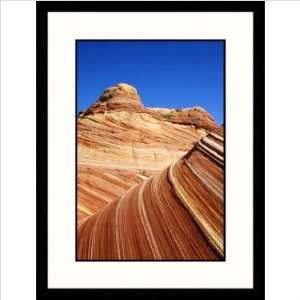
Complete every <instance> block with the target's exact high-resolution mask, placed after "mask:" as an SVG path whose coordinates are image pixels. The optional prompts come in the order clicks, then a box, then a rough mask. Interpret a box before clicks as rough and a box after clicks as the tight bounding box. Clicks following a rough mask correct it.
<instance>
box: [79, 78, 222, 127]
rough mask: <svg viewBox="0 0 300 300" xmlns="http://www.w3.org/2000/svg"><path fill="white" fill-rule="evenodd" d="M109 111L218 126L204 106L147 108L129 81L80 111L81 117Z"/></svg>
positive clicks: (105, 92)
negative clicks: (130, 112) (145, 114)
mask: <svg viewBox="0 0 300 300" xmlns="http://www.w3.org/2000/svg"><path fill="white" fill-rule="evenodd" d="M109 111H132V112H136V113H147V114H150V115H151V116H152V117H154V118H157V119H159V120H161V121H167V122H171V123H175V124H183V125H184V124H185V125H193V126H195V127H196V128H204V129H208V130H213V129H216V128H217V125H216V123H215V120H214V118H213V117H212V116H211V115H210V114H209V113H208V112H207V111H205V109H203V108H202V107H191V108H183V109H170V108H150V107H148V108H145V107H144V105H143V102H142V101H141V97H140V96H139V94H138V91H137V89H136V88H135V87H133V86H131V85H129V84H127V83H118V84H117V85H115V86H112V87H109V88H107V89H105V90H104V91H103V93H102V94H101V95H100V96H99V98H98V100H97V101H96V102H95V103H94V104H92V105H91V106H90V107H89V108H88V109H87V110H86V111H84V112H80V113H79V117H84V116H87V115H91V114H95V113H105V112H109Z"/></svg>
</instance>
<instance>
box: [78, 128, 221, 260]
mask: <svg viewBox="0 0 300 300" xmlns="http://www.w3.org/2000/svg"><path fill="white" fill-rule="evenodd" d="M222 144H223V138H222V136H220V135H218V134H216V133H213V134H212V135H211V134H209V135H208V136H206V137H204V138H202V139H201V140H200V141H199V142H197V143H196V144H195V145H194V147H193V148H192V150H191V151H189V152H188V153H187V154H186V155H184V156H183V157H182V158H181V159H179V160H178V161H177V162H176V163H175V164H171V165H170V166H169V167H167V168H165V169H164V170H163V171H162V172H160V173H159V174H157V175H154V176H152V177H150V178H148V179H147V180H145V181H144V182H142V183H140V184H138V185H136V186H133V187H132V188H131V189H130V190H129V191H127V192H126V193H125V194H124V195H123V197H121V198H120V199H119V200H116V201H114V202H112V203H110V204H109V205H108V206H107V207H106V208H105V209H104V210H103V211H102V212H98V213H97V214H95V215H93V216H92V217H90V218H88V219H87V220H86V221H85V222H83V223H81V225H79V227H78V253H77V255H78V259H96V260H108V259H109V260H123V259H126V260H176V259H178V260H194V259H197V260H220V259H223V258H224V198H223V184H224V171H223V166H224V161H223V146H222Z"/></svg>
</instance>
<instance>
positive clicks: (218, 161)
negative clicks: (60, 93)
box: [74, 39, 226, 261]
mask: <svg viewBox="0 0 300 300" xmlns="http://www.w3.org/2000/svg"><path fill="white" fill-rule="evenodd" d="M75 46H76V120H75V122H76V145H74V147H76V199H74V202H76V203H74V205H75V206H76V214H75V215H74V219H75V220H76V222H75V224H76V247H75V248H76V254H75V257H76V260H77V261H225V260H226V256H225V252H226V251H225V250H226V249H225V245H226V243H225V166H226V162H225V150H224V149H225V147H224V145H225V142H226V139H225V132H226V122H225V102H226V101H225V71H226V70H225V65H226V63H225V51H226V43H225V40H221V39H220V40H213V39H212V40H100V39H99V40H84V39H82V40H80V39H77V40H76V45H75Z"/></svg>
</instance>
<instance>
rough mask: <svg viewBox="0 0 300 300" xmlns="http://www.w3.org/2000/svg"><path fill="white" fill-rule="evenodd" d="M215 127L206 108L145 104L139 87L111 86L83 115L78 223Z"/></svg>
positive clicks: (80, 117) (79, 123) (80, 119)
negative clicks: (155, 106) (138, 90)
mask: <svg viewBox="0 0 300 300" xmlns="http://www.w3.org/2000/svg"><path fill="white" fill-rule="evenodd" d="M212 128H217V126H216V124H215V123H214V121H213V118H212V117H211V116H210V115H209V114H208V113H207V112H206V111H204V110H203V109H201V108H191V109H181V110H175V109H165V108H159V109H157V108H156V109H151V108H144V106H143V103H142V102H141V99H140V97H139V95H138V92H137V91H136V89H135V88H134V87H131V86H129V85H126V84H118V85H117V86H115V87H112V88H108V89H106V90H105V91H104V93H103V94H102V95H101V96H100V97H99V99H98V100H97V101H96V103H94V104H93V105H92V106H91V107H90V108H89V109H88V110H86V111H84V112H81V113H80V114H79V115H78V118H77V145H78V162H77V200H78V203H77V217H78V224H80V223H81V222H82V221H83V220H84V219H86V218H87V217H89V216H92V215H93V214H95V213H96V212H99V211H102V210H103V209H104V208H105V206H106V205H108V204H109V203H111V202H113V201H115V200H117V199H119V198H120V197H121V196H123V195H124V193H125V192H126V191H128V190H129V189H130V188H131V187H132V186H133V185H136V184H139V183H141V182H143V181H144V180H145V179H147V178H148V177H149V176H151V175H154V174H157V173H159V172H161V171H162V170H163V169H164V168H166V167H167V166H169V165H170V164H172V163H174V162H175V161H177V160H178V159H179V158H180V157H182V156H183V155H184V154H185V153H186V152H187V151H188V150H189V149H191V147H192V146H193V143H194V142H195V141H197V140H199V138H201V137H204V136H205V135H207V131H208V130H209V129H212Z"/></svg>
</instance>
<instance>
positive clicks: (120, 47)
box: [77, 41, 224, 124]
mask: <svg viewBox="0 0 300 300" xmlns="http://www.w3.org/2000/svg"><path fill="white" fill-rule="evenodd" d="M223 47H224V44H223V42H222V41H78V42H77V111H80V110H84V109H86V108H88V107H89V106H90V105H91V104H92V103H93V102H95V101H96V99H97V98H98V96H99V95H100V94H101V93H102V91H103V90H104V89H105V88H107V87H109V86H112V85H115V84H117V83H119V82H124V83H128V84H131V85H133V86H135V87H136V88H137V90H138V92H139V94H140V96H141V98H142V101H143V103H144V105H145V106H146V107H170V108H183V107H192V106H202V107H203V108H205V109H206V110H207V111H208V112H209V113H211V114H212V115H213V117H214V118H215V120H216V122H217V123H218V124H222V123H223V96H224V95H223V84H224V82H223V81H224V78H223V76H224V75H223V68H224V61H223Z"/></svg>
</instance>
